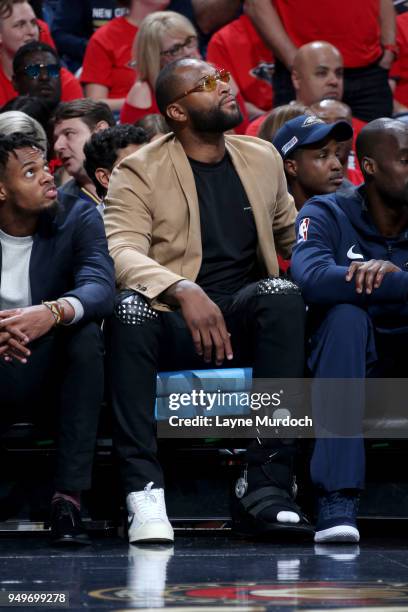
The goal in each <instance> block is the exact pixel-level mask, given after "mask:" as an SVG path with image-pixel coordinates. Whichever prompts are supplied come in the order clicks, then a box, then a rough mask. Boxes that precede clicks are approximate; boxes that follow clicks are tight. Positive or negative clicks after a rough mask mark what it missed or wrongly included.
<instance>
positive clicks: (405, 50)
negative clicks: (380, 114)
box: [390, 13, 408, 107]
mask: <svg viewBox="0 0 408 612" xmlns="http://www.w3.org/2000/svg"><path fill="white" fill-rule="evenodd" d="M397 46H398V58H397V59H396V61H395V62H394V64H393V66H392V68H391V71H390V78H392V79H395V80H396V82H397V83H396V87H395V90H394V98H395V99H396V100H397V102H399V103H400V104H403V105H404V106H407V107H408V13H402V14H401V15H398V17H397Z"/></svg>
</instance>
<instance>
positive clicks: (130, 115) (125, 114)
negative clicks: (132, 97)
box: [120, 90, 249, 134]
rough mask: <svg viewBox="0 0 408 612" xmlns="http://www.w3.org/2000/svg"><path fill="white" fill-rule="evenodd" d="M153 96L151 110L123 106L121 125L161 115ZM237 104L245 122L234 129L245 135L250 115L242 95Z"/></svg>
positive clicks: (127, 105)
mask: <svg viewBox="0 0 408 612" xmlns="http://www.w3.org/2000/svg"><path fill="white" fill-rule="evenodd" d="M150 93H151V96H152V104H151V106H150V108H138V107H137V106H133V104H129V103H128V102H126V101H125V103H124V105H123V106H122V110H121V111H120V123H136V121H139V119H143V117H146V115H150V114H152V113H160V111H159V107H158V106H157V103H156V98H155V97H154V95H153V92H152V91H151V90H150ZM237 102H238V104H239V106H240V108H241V112H242V115H243V117H244V120H243V121H242V122H241V123H240V124H239V126H238V127H236V128H235V129H234V132H235V133H236V134H245V130H246V129H247V127H248V121H249V120H248V113H247V112H246V110H245V103H244V99H243V97H242V96H241V94H240V93H238V94H237Z"/></svg>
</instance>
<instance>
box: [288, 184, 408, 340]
mask: <svg viewBox="0 0 408 612" xmlns="http://www.w3.org/2000/svg"><path fill="white" fill-rule="evenodd" d="M364 193H365V192H364V186H361V187H359V188H356V189H354V190H350V191H349V192H347V193H343V194H336V193H334V194H330V195H326V196H316V197H314V198H312V199H310V200H309V201H308V202H307V203H306V204H305V205H304V206H303V207H302V209H301V211H300V213H299V215H298V218H297V223H296V233H297V244H296V246H295V248H294V251H293V255H292V266H291V272H292V276H293V279H294V280H295V282H296V283H297V284H298V285H299V286H300V288H301V290H302V293H303V296H304V299H305V301H306V302H307V303H308V304H309V305H310V306H311V308H312V310H313V309H314V310H316V309H317V310H322V309H323V310H326V309H327V308H329V307H331V306H334V305H335V304H341V303H349V304H355V305H357V306H360V307H362V308H364V309H366V310H367V311H368V312H369V314H370V315H371V316H372V318H373V320H374V323H375V326H376V327H377V328H378V329H380V328H382V329H384V331H385V330H387V329H389V330H390V331H391V330H392V329H394V330H395V329H396V328H405V327H407V326H408V227H407V228H406V230H405V231H404V232H403V233H402V234H400V235H399V236H396V237H395V238H385V237H384V236H382V235H381V234H380V233H379V231H378V229H377V228H376V226H375V225H374V223H373V221H372V219H371V217H370V215H369V213H368V211H367V207H366V205H365V195H364ZM369 259H383V260H389V261H391V262H392V263H394V264H395V265H397V266H398V267H399V268H400V269H401V272H393V273H389V274H386V275H385V276H384V279H383V281H382V284H381V286H380V287H379V288H378V289H374V290H373V293H372V294H371V295H366V294H358V293H357V292H356V288H355V281H354V279H353V280H351V281H350V282H347V281H346V280H345V276H346V273H347V269H348V267H349V265H350V263H351V262H352V261H368V260H369Z"/></svg>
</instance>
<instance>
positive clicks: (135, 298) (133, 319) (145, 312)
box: [115, 293, 159, 325]
mask: <svg viewBox="0 0 408 612" xmlns="http://www.w3.org/2000/svg"><path fill="white" fill-rule="evenodd" d="M115 316H116V317H117V318H118V319H119V320H120V321H121V322H122V323H125V324H126V325H143V323H146V321H154V320H155V319H158V318H159V315H158V313H157V312H156V311H155V310H153V308H151V307H150V306H149V304H148V303H147V302H146V300H145V299H144V298H143V297H142V296H141V295H139V294H138V293H132V294H131V295H128V296H127V297H124V298H123V299H121V300H120V301H119V303H118V304H117V305H116V307H115Z"/></svg>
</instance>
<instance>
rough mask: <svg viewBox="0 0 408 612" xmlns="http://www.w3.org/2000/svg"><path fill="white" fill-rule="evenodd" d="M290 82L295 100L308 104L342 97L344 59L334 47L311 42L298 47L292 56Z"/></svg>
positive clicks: (319, 42) (321, 42)
mask: <svg viewBox="0 0 408 612" xmlns="http://www.w3.org/2000/svg"><path fill="white" fill-rule="evenodd" d="M292 82H293V86H294V88H295V91H296V101H297V102H300V103H301V104H305V105H306V106H310V105H311V104H314V103H316V102H319V101H320V100H323V99H326V98H330V99H334V100H341V98H342V96H343V58H342V56H341V53H340V51H339V50H338V49H336V47H334V46H333V45H331V44H330V43H327V42H323V41H314V42H312V43H308V44H306V45H303V46H302V47H300V48H299V49H298V51H297V53H296V55H295V59H294V62H293V70H292Z"/></svg>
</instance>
